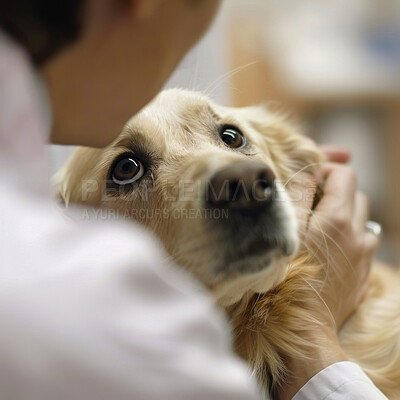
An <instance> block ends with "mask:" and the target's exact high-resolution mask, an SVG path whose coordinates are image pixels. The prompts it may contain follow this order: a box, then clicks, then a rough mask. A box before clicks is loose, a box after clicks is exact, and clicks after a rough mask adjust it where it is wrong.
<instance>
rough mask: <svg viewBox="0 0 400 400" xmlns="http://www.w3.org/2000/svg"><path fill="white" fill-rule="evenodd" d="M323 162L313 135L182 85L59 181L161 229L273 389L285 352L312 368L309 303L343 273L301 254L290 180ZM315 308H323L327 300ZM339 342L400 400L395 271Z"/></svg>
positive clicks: (379, 276)
mask: <svg viewBox="0 0 400 400" xmlns="http://www.w3.org/2000/svg"><path fill="white" fill-rule="evenodd" d="M321 160H322V156H321V154H320V153H319V152H318V150H317V148H316V147H315V146H314V144H313V143H312V142H311V141H310V140H309V139H307V138H306V137H304V136H302V135H301V134H300V133H298V132H297V129H296V128H294V127H293V126H291V125H290V124H289V123H288V122H287V121H286V118H284V117H283V116H280V115H277V114H275V113H272V112H270V111H268V109H266V108H265V107H247V108H226V107H221V106H219V105H216V104H214V103H213V102H212V101H210V100H209V99H208V98H206V97H205V96H204V95H202V94H199V93H193V92H188V91H183V90H172V91H166V92H164V93H161V94H160V95H159V96H158V97H157V98H156V99H155V100H154V101H153V102H152V103H151V104H150V105H149V106H147V107H146V108H145V109H144V110H143V111H141V112H140V113H139V114H138V115H136V116H135V117H133V118H132V119H131V120H130V121H129V122H128V123H127V124H126V126H125V128H124V129H123V131H122V132H121V134H120V135H119V137H118V138H117V139H116V140H115V141H114V142H113V143H112V144H111V145H110V146H108V147H106V148H104V149H92V148H79V149H77V150H76V151H75V153H74V154H73V155H72V157H71V158H70V160H69V161H68V162H67V164H66V166H65V167H64V168H63V169H62V170H61V171H60V172H59V174H58V176H57V184H58V191H59V195H60V197H61V198H62V199H63V201H64V203H65V204H66V205H68V204H69V203H78V204H81V205H86V206H90V207H85V208H84V209H85V210H95V209H96V208H97V209H100V208H101V209H103V210H112V212H113V214H106V217H107V215H108V216H110V215H112V216H115V215H118V216H120V217H123V218H132V219H134V220H136V221H138V222H139V223H141V224H143V225H144V226H146V227H148V228H149V229H150V230H151V231H153V232H154V234H155V235H156V236H157V237H158V238H159V239H160V240H161V242H162V243H163V244H164V246H165V248H166V250H167V252H168V253H169V255H170V256H171V258H172V259H173V261H174V262H175V263H176V264H177V265H179V266H182V267H183V268H184V269H186V270H188V271H190V273H192V274H193V275H194V276H196V277H197V278H198V279H200V280H201V282H203V284H204V285H205V286H206V287H207V288H208V289H209V290H210V292H211V293H212V294H213V296H214V297H215V299H216V301H217V303H218V304H219V305H220V306H221V307H222V308H223V309H224V310H225V312H226V314H227V315H228V317H229V319H230V321H231V324H232V327H233V337H234V348H235V351H236V352H237V354H238V355H239V356H241V357H242V358H243V359H245V360H246V361H247V362H248V363H249V364H250V366H251V367H252V368H253V370H254V372H255V374H256V376H257V377H258V379H259V382H260V384H261V385H262V386H263V387H264V388H265V390H266V391H268V392H271V393H272V392H274V389H275V388H276V387H277V385H280V384H281V383H282V382H283V380H284V379H285V376H286V370H285V362H284V360H285V357H287V356H293V357H297V358H304V360H305V362H307V358H308V357H310V354H312V348H313V346H316V344H315V343H310V342H309V341H307V339H306V337H305V336H304V332H305V331H306V330H307V326H309V324H311V323H315V321H314V320H313V317H312V313H311V309H310V307H311V306H310V304H313V302H312V300H310V299H314V298H316V297H317V296H316V294H315V290H317V289H316V288H318V284H320V283H321V282H319V280H321V278H320V276H321V274H320V272H321V269H322V268H325V269H326V271H324V272H325V277H326V276H327V275H328V274H329V273H334V271H330V270H329V267H326V266H325V267H320V266H317V265H313V264H312V263H311V262H310V261H309V260H310V259H311V257H308V254H307V251H304V250H303V251H299V248H300V243H299V242H300V239H299V237H300V235H299V227H298V226H299V224H298V215H299V210H300V208H301V207H300V202H298V201H296V200H295V198H296V193H295V192H294V190H293V189H291V187H294V186H291V185H289V184H288V183H289V182H290V183H293V182H294V181H296V180H297V179H298V178H299V177H300V175H302V174H304V173H306V174H308V175H309V176H311V177H312V176H313V175H314V174H315V173H316V172H315V171H316V169H315V166H317V165H318V164H320V162H321ZM314 192H315V189H314V191H313V195H314ZM95 207H96V208H95ZM339 234H340V233H339ZM321 235H323V232H321ZM349 267H350V266H349ZM343 284H346V283H345V282H344V283H343ZM315 306H316V307H321V306H322V305H321V303H320V302H317V299H316V300H315ZM340 341H341V345H342V347H343V349H344V350H345V352H346V353H347V355H348V358H349V359H350V360H352V361H355V362H356V363H358V364H359V365H360V366H361V367H362V368H363V369H364V370H365V372H366V373H367V374H368V375H369V376H370V378H371V379H372V380H373V381H374V382H375V384H376V385H377V386H378V387H379V388H380V389H381V390H382V391H383V392H384V393H385V394H386V395H387V396H388V397H389V398H392V399H400V279H399V276H398V275H397V273H395V272H394V271H391V270H390V269H385V268H384V267H380V266H375V267H374V268H373V271H372V273H371V277H370V289H369V292H368V295H367V296H366V298H365V299H364V301H363V303H362V304H361V306H360V307H359V308H358V309H357V311H356V312H355V313H354V314H353V315H352V316H351V317H350V318H349V319H348V320H347V322H346V323H345V325H344V326H343V328H342V329H341V331H340Z"/></svg>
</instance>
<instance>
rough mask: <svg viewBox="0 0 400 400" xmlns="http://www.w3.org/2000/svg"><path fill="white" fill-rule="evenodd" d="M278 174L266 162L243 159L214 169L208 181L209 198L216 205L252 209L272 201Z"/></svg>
mask: <svg viewBox="0 0 400 400" xmlns="http://www.w3.org/2000/svg"><path fill="white" fill-rule="evenodd" d="M274 181H275V175H274V173H273V171H272V170H271V169H270V168H268V167H267V166H266V165H265V164H263V163H261V162H256V161H242V162H240V163H237V164H234V165H229V166H226V167H224V168H222V169H220V170H219V171H217V172H215V173H214V175H212V177H211V178H210V180H209V182H208V188H207V189H208V190H207V200H208V202H209V203H210V204H211V205H212V206H214V207H229V208H237V209H251V208H254V207H257V206H265V205H267V204H269V203H271V201H272V199H273V197H274V194H275V183H274Z"/></svg>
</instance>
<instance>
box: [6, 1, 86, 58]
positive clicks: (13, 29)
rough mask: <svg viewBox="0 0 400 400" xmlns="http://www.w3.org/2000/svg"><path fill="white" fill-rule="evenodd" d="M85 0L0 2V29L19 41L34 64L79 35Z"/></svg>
mask: <svg viewBox="0 0 400 400" xmlns="http://www.w3.org/2000/svg"><path fill="white" fill-rule="evenodd" d="M85 2H86V0H0V29H2V30H3V31H5V32H6V33H8V34H9V35H10V36H11V37H12V38H14V39H15V40H16V41H17V42H19V43H20V44H21V45H22V46H23V47H24V48H25V49H26V50H27V51H28V53H29V54H30V56H31V58H32V60H33V62H34V63H35V64H36V65H40V64H43V63H44V62H45V61H46V60H48V59H49V58H50V57H52V56H53V55H54V54H55V53H57V52H58V51H59V50H60V49H61V48H63V47H65V46H66V45H68V44H70V43H71V42H73V41H74V40H75V39H76V38H77V37H78V36H79V34H80V31H81V28H82V23H83V21H82V20H83V9H84V3H85Z"/></svg>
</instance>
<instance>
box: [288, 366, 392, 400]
mask: <svg viewBox="0 0 400 400" xmlns="http://www.w3.org/2000/svg"><path fill="white" fill-rule="evenodd" d="M355 399H362V400H387V397H386V396H385V395H383V394H382V393H381V392H380V391H379V390H378V388H377V387H376V386H375V385H374V384H373V383H372V381H371V380H370V379H369V378H368V377H367V375H365V373H364V371H363V370H362V369H361V368H360V367H359V366H358V365H357V364H354V363H352V362H349V361H343V362H339V363H336V364H333V365H331V366H329V367H327V368H325V369H324V370H322V371H321V372H319V373H318V374H317V375H315V376H314V377H313V378H311V379H310V380H309V381H308V382H307V383H306V384H305V385H304V386H303V387H302V388H301V390H300V391H299V392H298V393H297V394H296V395H295V396H294V397H293V399H292V400H355Z"/></svg>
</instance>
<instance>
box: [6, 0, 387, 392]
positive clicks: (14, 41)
mask: <svg viewBox="0 0 400 400" xmlns="http://www.w3.org/2000/svg"><path fill="white" fill-rule="evenodd" d="M219 3H220V2H219V1H217V0H168V1H165V0H68V1H62V2H54V1H48V0H14V1H13V2H6V1H3V0H1V1H0V27H1V33H0V104H1V106H0V115H1V117H0V142H1V146H0V154H1V157H0V166H1V168H0V188H1V197H0V220H1V230H0V243H1V244H0V246H1V251H0V258H1V263H0V325H1V329H0V397H1V398H2V399H3V400H15V399H28V398H29V399H30V400H34V399H40V400H46V399H57V400H63V399H110V398H113V399H115V400H122V399H140V400H151V399H156V398H160V397H162V398H164V399H174V400H179V399H193V400H195V399H204V398H209V399H215V400H219V399H221V400H222V399H230V400H235V399H242V400H245V399H256V398H261V394H260V391H259V389H258V388H257V385H256V383H255V382H254V380H253V378H252V377H251V375H250V373H249V371H248V369H247V367H246V366H245V365H244V364H243V362H242V361H240V360H239V359H238V358H236V357H235V356H234V355H233V353H232V350H231V343H230V334H229V327H228V324H227V323H226V321H225V320H224V318H223V317H222V315H221V314H220V313H219V312H218V311H217V309H216V308H215V306H214V304H213V302H212V300H211V299H210V298H209V296H208V295H207V294H206V293H205V292H204V290H203V289H202V288H200V287H199V285H198V284H197V283H195V282H194V281H192V280H191V278H189V277H188V276H186V275H184V274H183V272H179V270H178V269H177V268H175V267H174V266H171V265H168V263H166V262H165V258H166V257H165V254H164V253H163V250H162V249H160V246H159V244H158V243H157V242H156V241H155V239H153V238H152V237H151V236H150V234H149V233H148V232H146V231H144V230H143V229H142V228H140V227H139V226H131V225H129V226H125V225H123V224H122V223H120V222H118V223H117V222H115V223H113V222H111V221H107V222H106V221H102V222H101V221H97V222H96V221H94V222H90V223H83V222H79V221H74V222H72V221H70V220H67V219H65V218H64V217H63V216H62V215H61V213H60V212H59V210H58V209H57V207H55V205H54V203H53V201H52V198H51V188H50V185H49V182H48V181H49V179H48V172H47V165H46V157H45V153H44V144H45V143H46V141H47V140H50V141H51V142H53V143H59V144H74V145H87V146H98V147H100V146H105V145H107V144H108V143H110V142H111V141H112V140H113V139H114V138H115V136H116V135H117V134H118V132H119V131H120V129H121V127H122V125H123V124H124V122H125V121H126V120H128V118H129V117H131V115H132V114H134V113H136V112H138V111H139V110H140V109H141V108H142V107H143V106H145V105H146V103H148V102H149V101H150V100H151V99H152V98H153V97H154V96H155V95H156V93H157V92H158V91H159V90H160V88H161V87H162V85H163V83H164V82H165V80H166V79H167V78H168V76H169V75H170V74H171V72H172V71H173V70H174V68H175V67H176V65H177V64H178V63H179V61H180V60H181V58H182V57H183V55H184V54H185V53H186V52H187V51H188V50H189V49H190V48H191V47H192V46H193V45H194V43H196V42H197V41H198V40H199V38H200V37H201V36H202V34H203V33H204V32H205V31H206V29H207V27H208V26H209V24H210V23H211V21H212V19H213V17H214V15H215V13H216V12H217V9H218V7H219ZM44 87H45V88H46V90H43V88H44ZM46 93H47V94H46ZM46 98H47V100H48V101H46ZM49 111H50V114H51V124H50V122H49V121H48V120H47V119H46V115H48V114H49ZM329 154H330V158H331V160H333V161H345V160H346V159H347V158H348V155H347V154H346V153H345V152H343V151H341V150H340V149H330V150H329ZM322 173H323V174H324V177H325V179H326V187H325V195H324V197H323V198H322V200H321V202H320V204H319V206H318V208H317V209H316V211H315V215H314V216H312V217H311V219H310V221H309V224H308V229H309V231H310V233H312V232H313V230H316V229H317V225H319V224H322V227H323V228H324V229H325V230H326V232H327V234H329V236H330V237H332V240H335V242H337V244H338V245H340V246H341V247H342V249H343V250H342V252H337V254H336V255H335V257H330V258H329V263H333V262H334V263H335V264H334V265H330V267H334V269H336V270H338V271H339V272H340V279H330V280H329V281H328V282H327V284H326V285H325V286H324V287H322V288H321V293H320V295H321V301H325V302H326V303H327V305H328V306H329V308H330V310H331V312H332V315H333V317H334V319H335V322H334V323H333V322H332V321H331V315H330V313H329V312H328V311H326V308H324V307H322V306H321V311H320V313H319V315H316V316H315V317H316V319H318V320H320V321H321V322H322V324H318V325H316V326H313V327H310V332H309V338H308V339H309V340H316V339H317V338H318V340H319V341H320V343H321V345H323V348H324V351H323V352H322V351H321V354H314V355H313V357H310V361H309V363H307V364H301V365H300V362H299V360H295V359H293V360H287V361H288V367H289V370H290V372H291V375H290V376H291V379H290V380H289V381H288V384H287V386H286V387H284V388H282V389H281V390H280V393H279V398H280V399H289V398H292V397H293V398H294V399H296V400H303V399H329V400H339V399H349V398H352V399H356V398H358V399H361V398H362V399H365V400H369V399H371V400H372V399H384V398H385V396H384V395H383V394H382V393H381V392H380V391H379V390H378V389H377V388H376V387H375V386H374V385H373V383H372V382H371V381H370V380H369V379H368V378H367V376H366V375H365V374H364V373H363V372H362V370H361V369H360V368H359V367H358V366H357V365H355V364H353V363H351V362H349V361H347V359H346V356H345V354H344V353H343V351H342V349H341V348H340V345H339V344H338V339H337V329H338V328H339V327H340V326H341V324H342V323H343V321H344V320H345V319H346V318H347V317H348V316H349V314H351V313H352V311H353V310H354V309H355V307H356V306H357V305H358V304H359V302H360V299H361V298H362V296H363V294H364V293H365V290H366V280H367V275H368V270H369V265H370V262H371V258H372V256H373V254H374V252H375V250H376V248H377V245H378V239H377V238H376V237H375V236H374V235H372V234H370V233H368V232H365V222H366V220H367V214H368V212H367V204H366V199H365V197H363V196H362V195H361V194H359V193H357V189H356V179H355V175H354V172H352V171H351V170H350V169H349V168H348V167H346V166H344V165H341V164H335V163H328V164H326V165H325V166H324V168H323V171H322ZM338 232H340V233H338ZM331 244H332V243H331ZM331 247H332V248H333V247H334V246H333V244H332V246H331ZM331 250H332V249H331ZM331 255H332V254H331ZM319 257H320V258H321V259H320V261H325V262H326V263H327V262H328V255H327V254H323V252H320V254H319ZM345 260H346V261H347V260H348V261H350V262H351V264H352V266H353V269H350V268H348V264H347V262H345ZM354 272H355V273H354ZM342 279H344V281H345V282H348V285H343V284H342V283H341V282H342Z"/></svg>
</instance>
